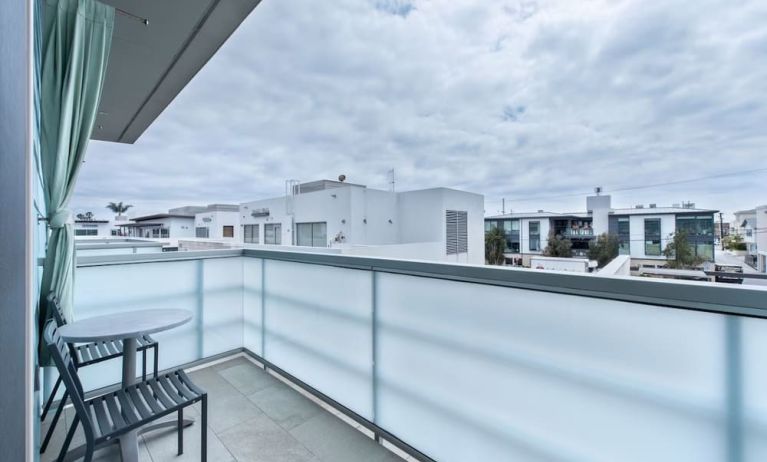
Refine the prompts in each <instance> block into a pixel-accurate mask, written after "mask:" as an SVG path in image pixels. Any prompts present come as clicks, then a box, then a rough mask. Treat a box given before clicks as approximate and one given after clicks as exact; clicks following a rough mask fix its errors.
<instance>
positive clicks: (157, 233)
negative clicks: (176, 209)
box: [152, 228, 160, 237]
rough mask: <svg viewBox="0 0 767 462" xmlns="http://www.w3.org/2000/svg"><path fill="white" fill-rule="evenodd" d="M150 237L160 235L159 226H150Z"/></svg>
mask: <svg viewBox="0 0 767 462" xmlns="http://www.w3.org/2000/svg"><path fill="white" fill-rule="evenodd" d="M152 237H160V228H152Z"/></svg>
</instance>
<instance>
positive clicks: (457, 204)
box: [240, 180, 484, 264]
mask: <svg viewBox="0 0 767 462" xmlns="http://www.w3.org/2000/svg"><path fill="white" fill-rule="evenodd" d="M483 207H484V197H483V196H482V195H480V194H473V193H468V192H463V191H457V190H453V189H447V188H433V189H424V190H418V191H407V192H392V191H383V190H378V189H370V188H367V187H365V186H363V185H358V184H352V183H344V182H340V181H330V180H320V181H314V182H311V183H303V184H297V183H292V184H290V185H289V186H288V187H287V188H286V194H285V195H284V196H280V197H275V198H272V199H264V200H258V201H253V202H247V203H243V204H241V205H240V222H241V225H242V236H243V242H244V243H245V244H267V245H283V246H293V245H295V246H304V247H323V248H334V249H338V250H340V251H341V253H347V254H355V255H368V256H381V257H396V258H410V259H420V260H437V261H454V262H466V263H475V264H482V263H484V237H483V235H484V233H483V228H482V217H483V215H484V211H483Z"/></svg>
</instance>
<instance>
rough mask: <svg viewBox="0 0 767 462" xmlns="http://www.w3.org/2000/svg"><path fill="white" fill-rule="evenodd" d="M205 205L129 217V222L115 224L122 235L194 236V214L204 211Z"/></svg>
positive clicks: (145, 236) (156, 237)
mask: <svg viewBox="0 0 767 462" xmlns="http://www.w3.org/2000/svg"><path fill="white" fill-rule="evenodd" d="M205 210H206V208H205V207H198V206H191V205H190V206H186V207H178V208H175V209H170V210H168V213H156V214H153V215H145V216H141V217H136V218H133V219H131V222H129V223H122V224H119V225H117V226H118V227H119V228H120V229H121V233H122V236H125V237H140V238H150V239H178V238H183V237H195V233H194V222H195V214H197V213H200V212H203V211H205Z"/></svg>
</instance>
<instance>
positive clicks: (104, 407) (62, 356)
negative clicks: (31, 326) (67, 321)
mask: <svg viewBox="0 0 767 462" xmlns="http://www.w3.org/2000/svg"><path fill="white" fill-rule="evenodd" d="M43 338H44V339H45V344H46V346H47V348H48V351H49V352H50V355H51V357H52V358H53V361H54V363H55V364H56V368H57V369H58V372H59V375H60V376H61V378H62V381H63V383H64V387H65V388H66V390H67V391H68V392H69V394H70V395H71V398H72V404H73V405H74V408H75V418H74V421H73V422H72V426H71V427H69V431H68V432H67V435H66V438H65V440H64V444H63V446H62V447H61V452H60V453H59V457H58V459H57V460H58V461H59V462H62V461H63V460H64V458H65V456H66V455H67V450H68V449H69V445H70V443H71V442H72V437H73V436H74V433H75V430H76V428H77V426H78V424H81V425H82V427H83V433H84V435H85V453H84V456H83V457H84V461H85V462H90V461H91V459H92V458H93V452H94V451H95V450H96V449H98V448H100V447H102V446H104V445H107V444H111V443H113V442H114V440H115V439H117V438H119V437H120V435H124V434H125V433H127V432H129V431H131V430H135V429H138V428H139V427H141V426H143V425H146V424H147V423H150V422H153V421H155V420H157V419H160V418H162V417H164V416H166V415H169V414H172V413H174V412H176V413H178V427H177V431H178V454H179V455H181V454H183V453H184V439H183V412H184V411H183V410H184V408H185V407H187V406H191V405H192V404H194V403H196V402H198V401H199V402H202V409H201V419H200V435H201V438H202V441H201V442H200V443H201V460H202V461H203V462H206V460H207V419H208V395H207V393H205V392H204V391H203V390H201V389H199V388H198V387H197V386H196V385H195V384H194V383H193V382H192V381H191V380H190V379H189V377H187V376H186V374H185V373H184V371H183V370H181V369H178V370H175V371H171V372H166V373H163V374H162V375H161V376H155V377H153V378H152V379H150V380H144V381H141V382H138V383H136V384H134V385H131V386H129V387H128V388H125V389H122V390H118V391H115V392H111V393H107V394H105V395H102V396H98V397H96V398H92V399H88V400H86V399H85V394H84V392H83V387H82V384H81V383H80V378H79V377H78V376H77V367H76V366H75V363H74V360H73V359H72V357H71V355H70V351H71V347H70V345H68V344H67V343H66V342H64V341H63V340H62V339H61V337H60V336H59V334H58V332H57V326H56V324H55V323H54V321H53V320H51V321H48V324H46V326H45V330H44V333H43Z"/></svg>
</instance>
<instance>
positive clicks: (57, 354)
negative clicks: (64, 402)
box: [43, 319, 93, 439]
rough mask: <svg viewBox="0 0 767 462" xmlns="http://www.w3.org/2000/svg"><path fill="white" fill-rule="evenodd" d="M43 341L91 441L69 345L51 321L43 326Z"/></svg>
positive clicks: (83, 399)
mask: <svg viewBox="0 0 767 462" xmlns="http://www.w3.org/2000/svg"><path fill="white" fill-rule="evenodd" d="M43 339H44V341H45V345H46V346H47V347H48V353H49V354H50V356H51V358H53V362H54V363H55V364H56V369H57V370H58V372H59V375H60V376H61V381H62V382H64V386H65V387H66V389H67V391H68V392H69V396H70V398H71V399H72V404H73V405H74V408H75V412H76V413H77V416H78V417H79V418H80V421H81V422H82V423H83V430H84V431H85V433H86V437H89V438H91V439H92V438H93V426H92V425H91V422H90V416H89V413H88V412H87V410H86V409H85V392H84V391H83V385H82V383H81V382H80V377H78V376H77V368H76V367H75V363H74V361H73V360H72V357H71V356H70V354H69V351H70V350H69V344H67V342H65V341H64V340H62V338H61V336H60V335H59V333H58V326H57V325H56V323H55V321H53V320H52V319H51V320H49V321H48V322H47V323H46V324H45V329H44V330H43Z"/></svg>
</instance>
